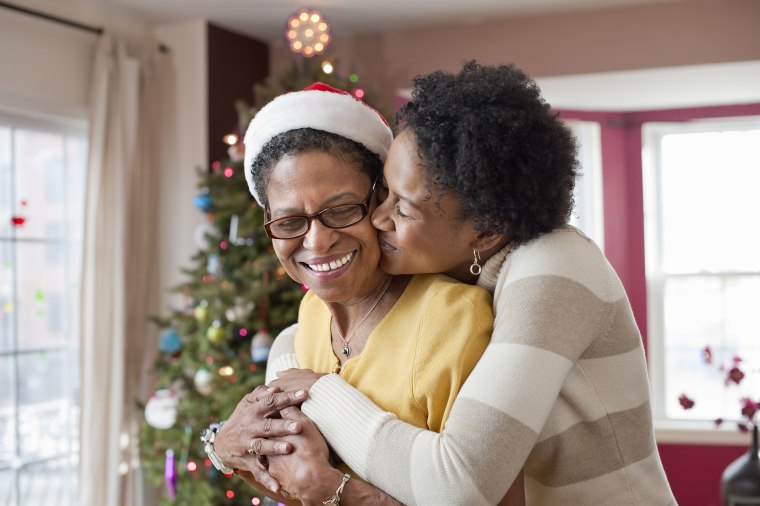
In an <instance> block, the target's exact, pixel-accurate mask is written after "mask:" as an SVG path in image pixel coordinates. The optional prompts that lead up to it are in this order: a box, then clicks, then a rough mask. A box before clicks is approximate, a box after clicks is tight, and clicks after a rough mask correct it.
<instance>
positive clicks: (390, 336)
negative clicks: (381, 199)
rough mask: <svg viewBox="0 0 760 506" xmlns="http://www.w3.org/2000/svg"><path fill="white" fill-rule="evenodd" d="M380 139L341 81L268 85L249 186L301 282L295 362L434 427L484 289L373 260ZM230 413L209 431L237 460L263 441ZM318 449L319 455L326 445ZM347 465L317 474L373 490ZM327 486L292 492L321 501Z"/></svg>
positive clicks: (462, 363) (479, 313)
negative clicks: (283, 87)
mask: <svg viewBox="0 0 760 506" xmlns="http://www.w3.org/2000/svg"><path fill="white" fill-rule="evenodd" d="M389 144H390V130H389V128H388V126H387V125H386V124H385V122H384V120H383V119H382V117H381V116H380V115H379V114H378V113H377V112H376V111H374V110H372V109H370V108H369V107H368V106H366V105H365V104H363V103H362V102H359V101H357V100H356V99H354V98H353V97H351V96H350V95H349V94H347V93H342V92H339V91H338V90H335V89H332V88H329V87H327V86H325V85H315V86H311V87H309V88H307V89H306V90H303V91H301V92H296V93H289V94H286V95H283V96H281V97H278V98H277V99H275V100H274V101H272V102H270V103H269V104H268V105H267V106H265V107H264V108H263V109H262V110H261V111H260V112H259V113H258V114H257V115H256V117H255V118H254V120H253V121H252V122H251V125H250V127H249V130H248V133H247V134H246V148H247V150H246V158H247V160H248V161H247V162H246V167H247V168H248V176H249V186H250V189H251V191H252V193H253V194H254V196H255V197H256V199H257V200H258V201H259V203H260V204H261V205H262V206H263V207H264V208H265V210H266V217H267V222H266V223H265V225H264V227H265V229H266V231H267V234H268V235H269V236H270V237H271V238H272V244H273V246H274V250H275V253H276V254H277V257H278V259H279V260H280V262H281V264H282V266H283V267H284V268H285V270H286V271H287V273H288V274H289V275H290V277H291V278H293V279H294V280H295V281H297V282H299V283H303V284H306V285H308V286H309V292H308V293H307V294H306V295H305V297H304V299H303V301H302V304H301V308H300V311H299V328H300V329H301V331H300V332H298V333H296V335H295V339H294V350H295V359H296V360H297V362H298V363H299V364H301V365H302V366H304V367H308V368H310V369H312V370H314V371H317V372H324V373H329V372H332V373H336V374H339V375H340V376H341V377H342V378H344V379H345V381H347V383H348V384H351V385H353V386H354V387H356V388H357V389H359V390H360V391H362V392H363V393H364V394H365V395H367V396H368V397H369V398H371V399H372V401H373V402H374V403H375V404H377V405H378V406H379V407H381V408H382V409H384V410H388V411H391V412H393V413H394V414H395V415H396V416H398V417H399V418H400V419H402V420H405V421H406V422H408V423H410V424H412V425H413V426H415V427H419V428H421V429H426V430H432V431H440V430H441V429H442V428H443V427H444V424H445V421H446V418H447V417H448V413H449V412H450V410H451V407H452V404H453V401H454V399H455V398H456V394H457V392H458V391H459V387H460V385H461V384H462V383H463V382H464V379H465V378H466V377H467V375H468V374H469V373H470V371H471V370H472V368H473V367H474V365H475V363H476V362H477V360H478V358H480V355H481V354H482V352H483V351H484V350H485V347H486V346H487V344H488V339H489V336H490V334H491V330H492V324H493V313H492V312H491V297H490V295H489V294H488V292H486V291H485V290H483V289H481V288H478V287H472V286H468V285H465V284H461V283H458V282H456V281H455V280H454V279H451V278H449V277H447V276H443V275H439V274H425V275H414V276H409V275H399V276H393V275H389V274H387V273H386V272H384V271H382V270H381V269H380V268H379V265H378V264H379V261H380V246H379V244H378V240H377V232H376V230H375V229H374V228H373V227H372V224H371V223H370V220H369V219H368V218H367V216H368V214H369V213H370V212H371V211H372V210H373V209H374V207H375V193H376V187H379V185H378V184H377V183H378V180H379V178H380V176H381V169H382V162H381V157H384V155H385V150H386V149H387V147H388V145H389ZM461 233H463V234H473V235H474V234H475V231H474V229H471V230H467V229H465V228H463V229H462V230H461ZM447 333H448V334H449V335H448V336H447V337H445V338H444V337H443V336H444V335H445V334H447ZM244 402H245V401H244ZM236 422H237V420H236V417H235V416H234V415H233V417H232V418H231V419H230V421H229V423H228V424H227V425H226V426H225V427H223V429H222V430H221V431H219V433H218V434H217V435H216V439H215V446H216V451H217V453H216V457H217V460H221V462H224V463H225V464H226V465H231V466H235V467H241V466H240V465H239V461H240V460H241V459H244V458H245V456H246V455H258V454H261V453H263V452H264V450H263V449H262V448H261V446H260V445H261V443H262V441H261V440H259V439H257V438H250V437H246V436H245V434H244V431H243V429H244V427H242V426H240V424H238V423H236ZM228 436H229V437H230V438H232V439H233V440H234V439H235V438H241V437H242V438H243V439H245V440H246V441H248V448H246V450H245V452H242V451H240V449H239V448H238V449H237V450H238V451H237V455H234V454H232V455H231V454H230V452H225V451H224V442H225V439H226V438H227V437H228ZM317 453H319V454H320V455H322V456H323V457H325V458H326V457H327V451H326V446H325V447H322V448H320V450H319V452H317ZM350 477H351V474H350V472H349V470H348V469H347V468H341V470H340V471H338V470H335V472H333V473H331V476H325V477H323V479H324V483H325V485H326V486H328V487H329V488H331V490H332V492H334V493H335V494H334V495H336V496H338V497H339V496H340V493H341V491H343V489H344V488H346V489H347V490H351V493H352V494H364V493H367V494H370V495H371V494H373V493H375V489H374V488H372V487H369V486H367V485H366V484H363V483H361V482H360V481H359V480H350ZM349 480H350V481H349ZM328 495H329V494H325V495H324V496H322V495H319V496H314V495H313V494H309V491H305V492H303V493H298V495H297V497H298V499H300V500H302V501H304V502H312V501H314V500H318V502H322V501H323V500H325V499H326V498H327V496H328ZM336 500H337V499H336Z"/></svg>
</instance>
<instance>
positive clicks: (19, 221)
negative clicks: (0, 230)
mask: <svg viewBox="0 0 760 506" xmlns="http://www.w3.org/2000/svg"><path fill="white" fill-rule="evenodd" d="M24 223H26V218H24V217H23V216H13V217H11V225H13V226H14V227H16V228H21V227H23V226H24Z"/></svg>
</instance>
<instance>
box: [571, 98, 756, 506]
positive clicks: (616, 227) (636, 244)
mask: <svg viewBox="0 0 760 506" xmlns="http://www.w3.org/2000/svg"><path fill="white" fill-rule="evenodd" d="M560 115H561V117H562V118H564V119H579V120H585V121H596V122H599V124H600V130H601V136H602V138H601V143H602V180H603V183H602V184H603V190H604V238H605V239H604V248H605V254H606V255H607V257H608V258H609V260H610V263H611V264H612V265H613V266H614V267H615V270H617V272H618V275H619V276H620V279H621V280H622V282H623V284H624V285H625V288H626V291H627V292H628V297H629V298H630V300H631V306H632V308H633V312H634V315H635V316H636V322H637V323H638V325H639V328H640V329H641V335H642V338H643V339H644V345H645V346H646V338H647V336H646V331H647V323H646V322H647V319H646V309H647V308H646V272H645V267H644V206H643V193H642V192H643V188H642V167H641V163H642V161H641V125H642V124H643V123H645V122H651V121H689V120H693V119H698V118H717V117H732V116H733V117H735V116H749V115H760V104H749V105H736V106H720V107H703V108H697V109H673V110H661V111H639V112H628V113H621V112H587V111H560ZM658 447H659V449H660V457H661V458H662V463H663V466H664V467H665V472H666V473H667V475H668V479H669V481H670V485H671V488H672V489H673V493H674V494H675V497H676V500H677V501H678V503H679V504H681V505H683V506H712V505H720V477H721V475H722V473H723V470H724V469H725V468H726V466H727V465H728V464H729V463H731V462H732V461H734V460H735V459H736V458H737V457H739V456H740V455H741V454H742V453H744V452H745V451H746V448H744V447H736V446H707V445H684V444H660V445H658Z"/></svg>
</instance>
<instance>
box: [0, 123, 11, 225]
mask: <svg viewBox="0 0 760 506" xmlns="http://www.w3.org/2000/svg"><path fill="white" fill-rule="evenodd" d="M12 153H13V151H12V150H11V129H10V128H9V127H8V126H5V125H0V237H8V236H10V235H11V228H12V227H11V216H12V215H13V173H12V172H11V155H12Z"/></svg>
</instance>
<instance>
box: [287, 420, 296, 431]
mask: <svg viewBox="0 0 760 506" xmlns="http://www.w3.org/2000/svg"><path fill="white" fill-rule="evenodd" d="M296 427H297V426H296V422H291V424H290V425H288V430H289V431H290V432H295V431H296Z"/></svg>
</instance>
